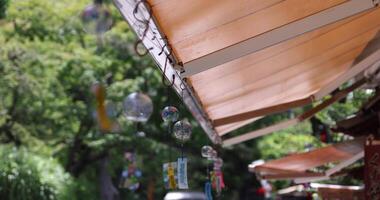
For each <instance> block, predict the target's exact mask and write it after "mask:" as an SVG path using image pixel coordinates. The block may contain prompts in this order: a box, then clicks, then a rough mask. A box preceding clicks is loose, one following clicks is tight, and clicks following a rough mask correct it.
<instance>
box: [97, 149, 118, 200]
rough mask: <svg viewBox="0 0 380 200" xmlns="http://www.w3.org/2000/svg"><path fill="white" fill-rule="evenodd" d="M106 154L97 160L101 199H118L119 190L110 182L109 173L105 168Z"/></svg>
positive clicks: (106, 162)
mask: <svg viewBox="0 0 380 200" xmlns="http://www.w3.org/2000/svg"><path fill="white" fill-rule="evenodd" d="M107 166H108V156H107V157H104V158H102V159H101V160H100V161H99V186H100V197H101V199H102V200H118V199H119V192H118V190H117V189H116V188H115V186H114V185H113V183H112V179H111V175H110V174H109V172H108V170H107Z"/></svg>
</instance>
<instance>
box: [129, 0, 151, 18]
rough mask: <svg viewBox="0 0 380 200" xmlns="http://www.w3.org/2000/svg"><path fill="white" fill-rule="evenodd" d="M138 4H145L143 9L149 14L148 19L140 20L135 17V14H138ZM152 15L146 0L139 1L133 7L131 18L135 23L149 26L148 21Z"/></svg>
mask: <svg viewBox="0 0 380 200" xmlns="http://www.w3.org/2000/svg"><path fill="white" fill-rule="evenodd" d="M140 4H145V8H146V9H147V11H148V13H149V17H148V19H140V18H138V17H137V15H136V14H137V13H138V10H139V6H140ZM152 14H153V12H152V8H151V6H150V5H149V3H148V2H147V1H146V0H141V1H139V2H137V3H136V5H135V8H134V9H133V17H134V18H135V19H136V20H137V21H139V22H141V23H143V24H149V21H150V20H151V19H152Z"/></svg>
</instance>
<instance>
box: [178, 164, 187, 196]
mask: <svg viewBox="0 0 380 200" xmlns="http://www.w3.org/2000/svg"><path fill="white" fill-rule="evenodd" d="M177 175H178V188H179V189H189V184H188V182H187V158H184V157H181V158H178V161H177Z"/></svg>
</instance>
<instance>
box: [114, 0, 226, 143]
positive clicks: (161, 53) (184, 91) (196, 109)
mask: <svg viewBox="0 0 380 200" xmlns="http://www.w3.org/2000/svg"><path fill="white" fill-rule="evenodd" d="M138 2H139V1H137V2H136V1H135V0H114V4H115V6H116V7H117V8H118V9H119V11H120V13H121V14H122V16H123V17H124V19H125V20H126V21H127V22H128V24H129V26H130V27H131V28H132V29H133V30H134V31H135V33H136V35H137V36H138V38H139V39H141V40H142V44H143V45H144V46H145V47H146V48H147V49H148V50H149V54H150V55H151V56H152V58H153V59H154V60H155V62H156V64H157V66H158V68H159V69H160V70H161V71H162V72H163V73H164V75H165V77H166V78H167V80H168V81H169V82H172V81H173V78H174V81H173V86H172V87H173V89H174V90H175V91H176V92H177V94H178V95H179V96H180V97H181V98H182V101H183V102H184V104H185V105H186V106H187V108H188V109H189V111H190V112H191V113H192V115H193V116H194V118H195V119H196V120H197V121H198V123H199V124H200V125H201V127H202V128H203V130H204V131H205V132H206V134H207V135H208V137H209V138H210V140H211V141H212V142H213V143H214V144H220V143H221V138H220V137H219V135H218V134H217V133H216V131H215V130H214V128H213V126H212V124H211V121H210V120H209V119H208V118H207V115H206V113H205V112H204V111H203V109H202V107H201V106H200V103H199V101H198V100H197V98H196V97H195V96H194V94H193V92H192V90H191V89H190V87H189V85H188V84H187V83H186V82H185V81H182V78H181V77H180V75H179V72H177V71H176V70H175V68H174V66H173V65H172V64H171V63H170V62H168V60H167V56H166V55H165V54H169V52H170V49H169V48H168V44H167V43H166V40H165V39H164V38H165V37H164V35H163V34H161V32H160V29H159V27H158V25H157V23H156V21H155V20H154V18H152V19H150V20H149V29H148V31H147V32H146V36H145V37H143V33H144V30H145V24H144V23H142V22H141V21H143V20H142V19H144V20H146V19H148V16H149V10H150V8H148V7H147V4H145V3H139V6H138V9H137V12H136V13H134V9H135V7H136V4H137V3H138ZM135 17H137V18H138V19H139V20H138V19H136V18H135ZM165 63H166V64H165ZM165 65H166V68H165Z"/></svg>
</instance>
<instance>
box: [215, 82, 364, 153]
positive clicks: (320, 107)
mask: <svg viewBox="0 0 380 200" xmlns="http://www.w3.org/2000/svg"><path fill="white" fill-rule="evenodd" d="M365 83H366V81H365V79H361V80H359V81H357V82H356V83H354V84H353V85H351V86H349V87H347V88H345V89H343V90H341V91H339V92H338V93H336V94H335V95H333V96H332V97H330V98H329V99H327V100H326V101H324V102H322V103H321V104H319V105H317V106H315V107H314V108H312V109H310V110H308V111H306V112H304V113H303V114H301V115H299V116H298V117H297V118H295V119H291V120H287V121H284V122H280V123H278V124H275V125H272V126H268V127H266V128H263V129H259V130H256V131H253V132H250V133H247V134H244V135H240V136H237V137H233V138H230V139H227V140H225V141H224V142H223V146H224V147H228V146H232V145H234V144H238V143H241V142H244V141H247V140H251V139H254V138H257V137H260V136H263V135H266V134H269V133H272V132H275V131H279V130H281V129H284V128H287V127H289V126H292V125H295V124H297V123H299V122H302V121H304V120H307V119H309V118H311V117H312V116H314V115H315V114H317V113H318V112H319V111H321V110H323V109H325V108H327V107H328V106H330V105H331V104H333V103H335V102H337V101H339V100H341V99H343V98H344V97H346V96H347V95H348V94H349V93H350V92H352V91H354V90H355V89H357V88H359V87H360V86H362V85H364V84H365Z"/></svg>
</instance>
